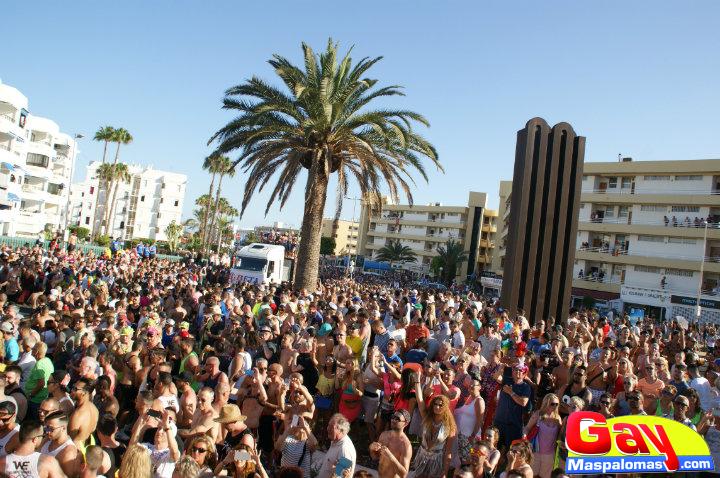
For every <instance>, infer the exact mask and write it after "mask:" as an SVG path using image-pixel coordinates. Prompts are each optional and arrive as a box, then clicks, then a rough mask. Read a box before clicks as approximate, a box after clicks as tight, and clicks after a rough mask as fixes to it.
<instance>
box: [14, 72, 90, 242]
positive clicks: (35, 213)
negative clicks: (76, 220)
mask: <svg viewBox="0 0 720 478" xmlns="http://www.w3.org/2000/svg"><path fill="white" fill-rule="evenodd" d="M76 156H77V145H76V143H75V140H74V139H73V138H72V137H71V136H69V135H67V134H65V133H62V132H61V131H60V127H59V126H58V125H57V123H55V122H54V121H52V120H50V119H47V118H42V117H40V116H36V115H34V114H30V113H29V111H28V99H27V97H26V96H25V95H23V94H22V93H21V92H20V91H18V90H17V89H16V88H13V87H12V86H8V85H5V84H0V234H2V235H9V236H22V237H37V236H38V235H39V233H41V232H42V231H43V230H45V229H46V228H47V229H51V230H53V231H62V230H64V228H65V225H66V222H67V221H66V216H67V213H68V194H69V191H70V188H69V185H70V181H71V178H70V176H71V174H72V169H73V163H74V162H75V158H76Z"/></svg>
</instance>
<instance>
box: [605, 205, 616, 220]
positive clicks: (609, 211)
mask: <svg viewBox="0 0 720 478" xmlns="http://www.w3.org/2000/svg"><path fill="white" fill-rule="evenodd" d="M610 217H615V207H614V206H605V218H610Z"/></svg>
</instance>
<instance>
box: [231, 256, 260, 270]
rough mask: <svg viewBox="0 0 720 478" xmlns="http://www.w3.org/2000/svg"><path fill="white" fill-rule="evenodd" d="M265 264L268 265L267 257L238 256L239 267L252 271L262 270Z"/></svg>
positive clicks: (237, 266)
mask: <svg viewBox="0 0 720 478" xmlns="http://www.w3.org/2000/svg"><path fill="white" fill-rule="evenodd" d="M265 265H267V259H258V258H257V257H242V256H239V257H238V262H237V265H236V266H235V267H236V268H237V269H242V270H244V271H251V272H261V271H262V270H263V269H264V268H265Z"/></svg>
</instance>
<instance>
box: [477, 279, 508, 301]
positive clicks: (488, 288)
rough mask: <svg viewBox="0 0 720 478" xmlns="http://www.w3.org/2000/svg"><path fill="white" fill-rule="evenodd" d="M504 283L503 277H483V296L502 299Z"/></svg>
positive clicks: (481, 280) (481, 282)
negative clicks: (501, 293)
mask: <svg viewBox="0 0 720 478" xmlns="http://www.w3.org/2000/svg"><path fill="white" fill-rule="evenodd" d="M502 282H503V280H502V278H501V277H481V278H480V285H481V286H482V293H483V295H487V296H490V297H500V292H501V291H502Z"/></svg>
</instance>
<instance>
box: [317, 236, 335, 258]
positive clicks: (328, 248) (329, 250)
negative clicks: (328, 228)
mask: <svg viewBox="0 0 720 478" xmlns="http://www.w3.org/2000/svg"><path fill="white" fill-rule="evenodd" d="M335 247H336V242H335V238H334V237H322V238H320V255H322V256H331V255H333V254H335Z"/></svg>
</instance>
